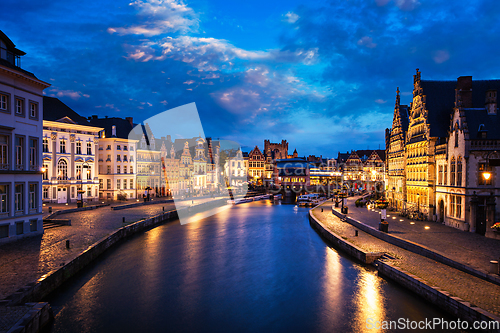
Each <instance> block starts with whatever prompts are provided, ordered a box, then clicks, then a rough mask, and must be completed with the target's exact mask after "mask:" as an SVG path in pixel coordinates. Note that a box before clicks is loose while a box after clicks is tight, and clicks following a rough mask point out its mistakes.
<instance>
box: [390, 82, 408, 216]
mask: <svg viewBox="0 0 500 333" xmlns="http://www.w3.org/2000/svg"><path fill="white" fill-rule="evenodd" d="M408 122H409V119H408V106H407V105H401V104H400V96H399V88H398V89H397V91H396V105H395V106H394V117H393V120H392V128H391V129H387V130H386V155H387V161H386V164H387V197H388V200H389V202H390V205H391V207H393V208H395V209H398V210H401V209H403V206H404V202H405V198H406V173H405V169H406V159H405V145H406V134H407V132H408Z"/></svg>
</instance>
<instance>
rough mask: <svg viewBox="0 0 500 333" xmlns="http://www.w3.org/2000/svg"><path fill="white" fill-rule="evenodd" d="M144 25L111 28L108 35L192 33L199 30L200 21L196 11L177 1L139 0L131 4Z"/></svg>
mask: <svg viewBox="0 0 500 333" xmlns="http://www.w3.org/2000/svg"><path fill="white" fill-rule="evenodd" d="M129 5H130V6H132V7H134V8H135V9H136V10H137V11H138V13H137V15H138V17H139V19H140V20H142V21H144V23H142V24H138V25H132V26H129V27H110V28H108V30H107V31H108V33H110V34H113V33H117V34H119V35H130V34H132V35H144V36H156V35H160V34H164V33H169V32H181V33H186V32H192V31H196V30H197V29H198V24H199V19H198V17H197V15H196V14H195V13H194V11H193V10H192V9H191V8H190V7H188V6H187V5H185V4H184V3H182V1H177V0H148V1H141V0H137V1H134V2H131V3H130V4H129Z"/></svg>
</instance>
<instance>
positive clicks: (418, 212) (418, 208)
mask: <svg viewBox="0 0 500 333" xmlns="http://www.w3.org/2000/svg"><path fill="white" fill-rule="evenodd" d="M417 216H420V194H418V193H417Z"/></svg>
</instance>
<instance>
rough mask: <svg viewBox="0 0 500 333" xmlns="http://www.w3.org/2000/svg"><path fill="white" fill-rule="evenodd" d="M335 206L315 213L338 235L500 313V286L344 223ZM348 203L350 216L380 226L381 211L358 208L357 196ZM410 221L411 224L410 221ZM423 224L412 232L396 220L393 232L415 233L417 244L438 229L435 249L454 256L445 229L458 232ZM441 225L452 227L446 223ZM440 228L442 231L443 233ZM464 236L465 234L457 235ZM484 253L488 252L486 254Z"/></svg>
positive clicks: (428, 243)
mask: <svg viewBox="0 0 500 333" xmlns="http://www.w3.org/2000/svg"><path fill="white" fill-rule="evenodd" d="M331 206H332V202H331V201H327V202H325V203H323V204H322V205H320V206H318V207H317V208H314V209H313V211H312V213H313V215H314V216H315V217H316V218H317V219H318V220H319V221H321V223H323V224H325V225H326V226H327V228H328V229H330V230H331V231H332V232H334V233H335V234H337V235H338V236H340V237H342V238H343V239H345V240H347V241H348V242H350V243H352V244H354V245H356V246H358V247H359V248H361V249H363V250H365V251H367V252H384V253H386V254H388V255H389V256H390V257H389V258H387V257H386V258H385V259H383V260H389V261H390V263H391V264H392V265H394V266H397V267H399V268H401V269H402V270H404V271H406V272H409V273H411V274H413V275H415V276H417V277H419V278H421V279H422V280H424V281H426V282H427V283H428V284H429V285H431V286H434V287H438V288H440V289H442V290H445V291H447V292H448V293H450V295H452V296H456V297H459V298H461V299H463V300H465V301H467V302H470V303H471V304H473V305H475V306H478V307H480V308H482V309H484V310H486V311H488V312H490V313H492V314H494V315H496V316H500V286H499V285H496V284H494V283H491V282H488V281H485V280H483V279H480V278H477V277H475V276H472V275H470V274H468V273H464V272H462V271H460V270H458V269H455V268H452V267H450V266H447V265H445V264H441V263H439V262H436V261H434V260H432V259H429V258H426V257H424V256H421V255H418V254H415V253H413V252H410V251H407V250H404V249H402V248H400V247H398V246H395V245H392V244H389V243H387V242H385V241H383V240H381V239H379V238H376V237H374V236H371V235H369V234H367V233H365V232H363V231H361V230H358V229H357V228H355V227H354V226H352V225H351V224H349V223H348V222H343V221H341V220H340V219H339V218H338V217H336V216H335V215H333V214H332V211H331ZM348 206H349V214H348V215H349V216H350V217H352V218H355V219H356V220H358V221H360V222H362V223H366V224H368V225H371V226H375V224H376V227H378V223H379V221H380V215H379V214H378V212H376V211H375V212H374V211H369V210H367V208H356V207H354V199H351V200H349V201H348ZM321 208H323V212H321ZM363 210H364V211H363ZM389 215H391V216H390V217H389V219H390V220H393V219H392V214H391V213H389ZM397 219H398V222H399V223H400V224H403V223H404V222H405V219H403V221H399V220H400V219H401V218H400V217H397ZM406 222H407V223H408V224H409V221H408V220H407V221H406ZM420 223H422V224H420ZM420 223H419V224H417V223H416V221H415V224H414V225H411V226H412V227H413V226H417V228H418V227H421V230H418V229H417V228H414V229H411V230H410V231H411V232H410V231H406V232H405V231H404V230H405V229H404V228H405V227H401V228H399V229H398V228H396V227H395V224H396V223H394V222H390V226H389V232H391V230H392V231H393V232H394V233H395V234H396V235H397V236H398V237H400V238H404V236H405V235H407V234H408V235H411V240H412V241H413V242H415V243H418V241H417V240H418V239H419V236H418V234H420V235H421V236H420V237H421V238H426V237H427V233H428V231H430V230H433V229H435V230H436V231H434V233H435V234H436V236H435V237H434V238H433V239H434V240H435V242H436V243H438V244H436V247H435V248H439V249H440V252H441V253H442V254H444V255H449V256H451V254H452V253H456V250H455V249H450V251H449V252H446V249H447V247H446V246H445V245H442V244H447V243H448V242H451V243H452V244H453V241H450V240H444V239H443V238H446V237H448V233H446V232H445V231H448V232H449V233H450V234H451V235H452V236H451V237H453V234H455V232H454V231H453V230H451V231H450V230H447V229H441V228H440V229H438V228H437V226H438V224H436V223H433V222H420ZM423 223H426V225H428V226H429V227H430V228H429V229H424V227H425V226H424V225H423ZM439 226H440V227H444V228H448V227H445V226H442V225H439ZM449 229H451V228H449ZM356 230H358V236H355V231H356ZM438 230H440V232H439V231H438ZM457 233H462V234H465V235H467V234H468V233H465V232H462V231H459V230H457ZM461 236H462V235H460V236H457V237H461ZM471 236H472V239H476V237H475V236H476V235H472V234H471ZM458 239H461V238H457V239H456V241H458ZM481 240H483V241H484V237H482V239H481ZM478 241H480V240H478ZM473 242H474V240H469V241H468V242H464V244H467V246H471V247H472V246H473ZM433 244H434V243H433V242H432V241H431V240H429V239H426V241H425V246H426V247H428V248H430V249H434V248H433V247H432V245H433ZM478 245H479V244H478ZM447 246H449V247H451V245H449V244H448V245H447ZM453 246H456V245H453ZM496 246H498V245H496ZM481 248H482V247H481ZM467 249H469V247H467ZM470 250H471V252H468V255H469V256H473V252H472V249H470ZM496 250H498V249H496ZM483 254H484V255H486V253H483ZM490 260H491V259H490ZM470 262H474V263H479V262H480V260H479V259H477V260H476V259H473V258H471V259H470Z"/></svg>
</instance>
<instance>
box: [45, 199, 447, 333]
mask: <svg viewBox="0 0 500 333" xmlns="http://www.w3.org/2000/svg"><path fill="white" fill-rule="evenodd" d="M307 213H308V209H306V208H297V207H294V206H293V205H273V204H272V203H271V202H270V201H260V202H253V203H247V204H242V205H238V206H234V207H232V208H230V209H227V210H224V211H222V212H219V213H218V214H216V215H213V216H210V217H208V218H206V219H203V220H200V221H197V222H192V223H188V224H186V225H180V224H179V223H178V222H172V223H169V224H165V225H162V226H159V227H157V228H155V229H152V230H149V231H148V232H146V233H143V234H140V235H138V236H136V237H134V238H132V239H129V240H127V241H125V242H124V243H122V244H120V245H119V246H118V247H116V248H114V249H112V250H111V251H108V253H107V254H105V255H104V256H102V257H101V258H100V259H99V260H98V261H97V262H96V263H95V264H93V265H92V266H91V267H89V269H87V270H85V272H83V273H82V274H80V275H79V276H78V277H76V278H74V279H72V280H71V281H70V282H69V283H66V284H65V285H64V286H63V287H62V288H60V289H59V290H58V291H57V292H56V293H54V294H52V295H51V297H50V298H49V300H48V301H49V302H50V304H51V305H52V307H53V309H54V312H55V321H54V324H53V326H52V332H73V331H78V332H160V331H161V332H163V331H172V332H285V331H286V332H363V331H369V332H376V331H377V330H375V329H372V330H367V329H366V325H367V320H370V318H371V320H373V321H376V320H379V321H381V320H398V319H399V318H405V319H406V318H407V319H409V320H416V321H420V320H425V318H428V319H431V318H434V317H439V318H446V319H447V320H452V319H453V318H450V317H449V316H447V315H446V314H444V313H443V312H440V311H439V310H437V309H436V308H434V307H432V306H430V305H428V304H426V303H425V302H424V301H422V300H421V299H420V298H418V297H417V296H414V295H413V294H412V293H410V292H408V291H406V290H404V289H402V288H400V287H399V286H397V285H395V284H394V283H392V282H388V281H386V280H384V279H382V278H380V277H378V276H377V273H376V271H375V270H373V269H371V268H370V267H363V266H361V265H359V264H357V263H355V262H353V261H351V260H350V259H348V258H347V257H345V256H344V255H342V254H339V253H338V252H337V251H336V250H334V249H332V248H330V247H328V246H327V245H326V244H325V242H324V241H323V240H322V239H321V238H320V237H319V236H318V234H317V233H316V232H315V231H314V230H313V229H312V228H311V227H310V226H309V222H308V218H307ZM455 332H456V331H455Z"/></svg>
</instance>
